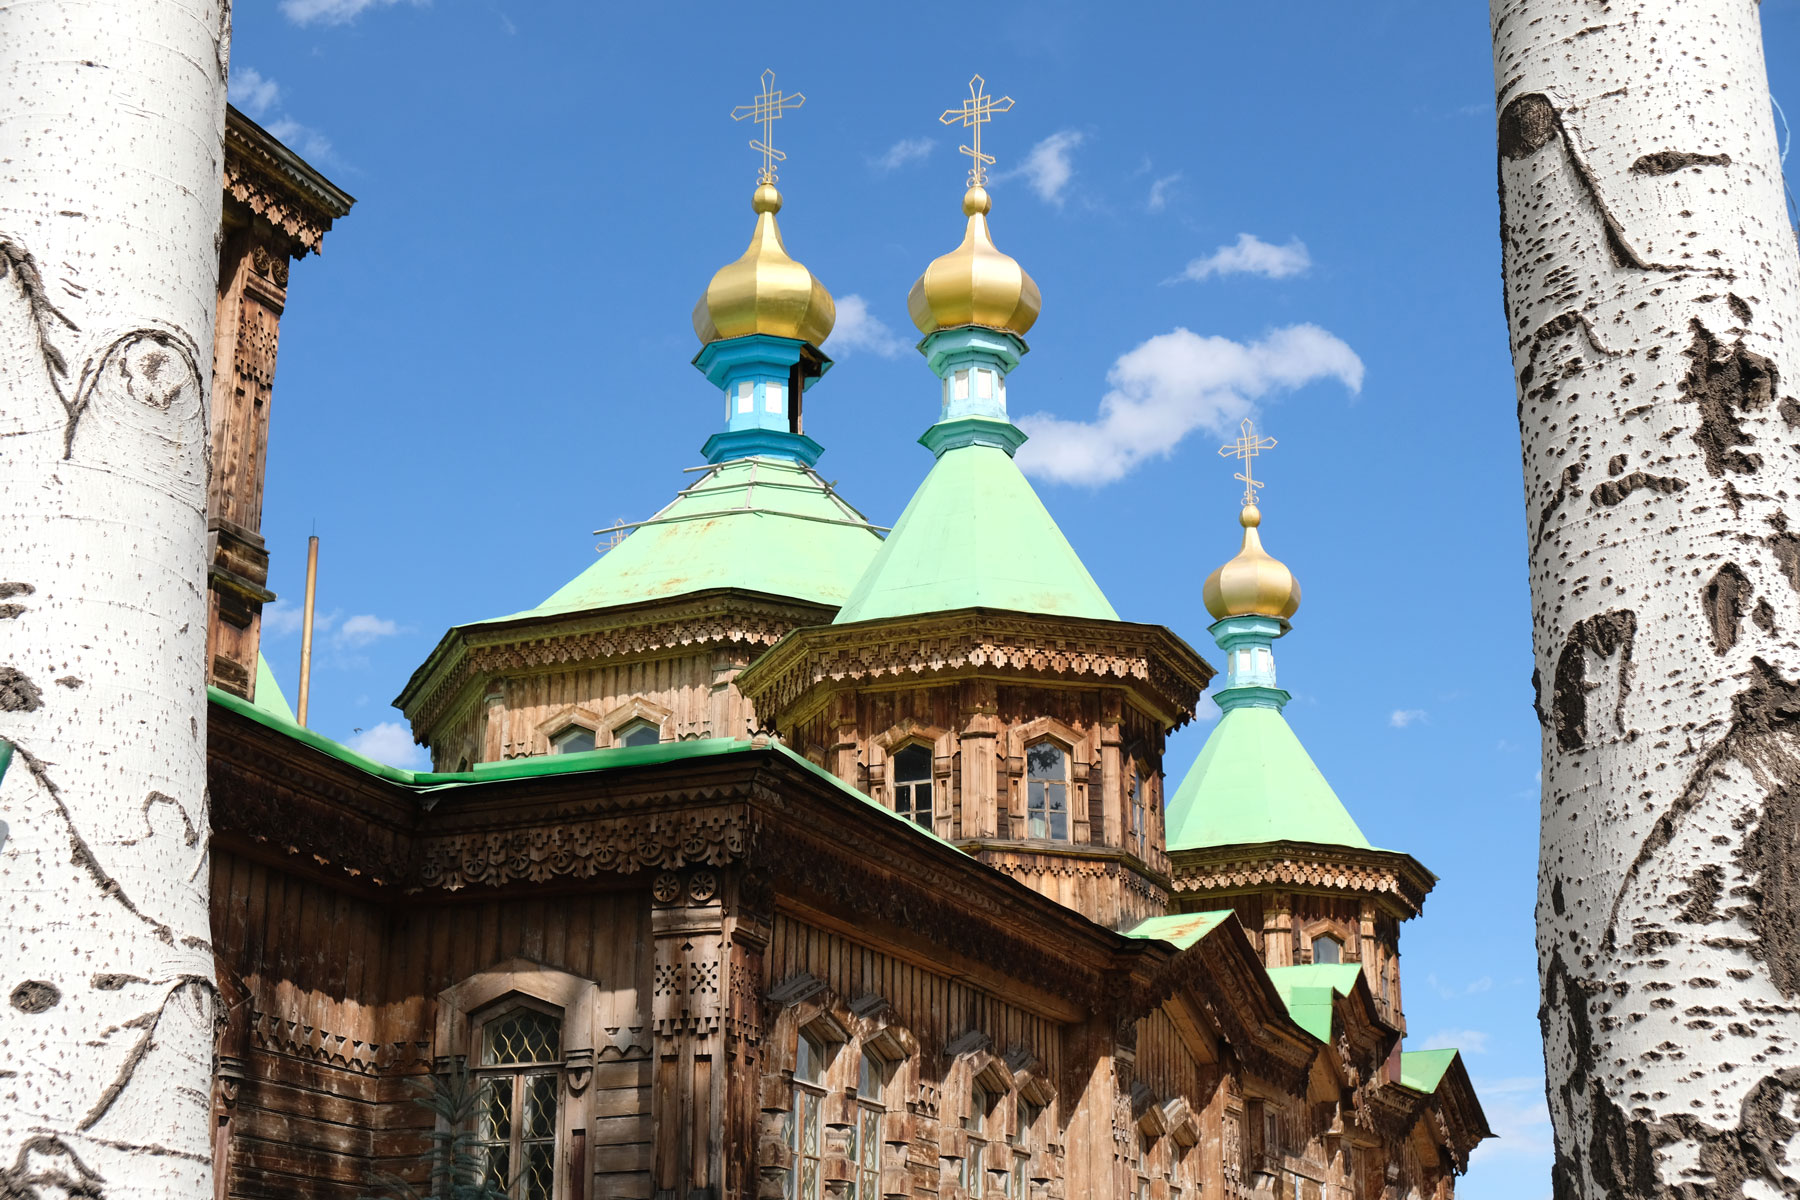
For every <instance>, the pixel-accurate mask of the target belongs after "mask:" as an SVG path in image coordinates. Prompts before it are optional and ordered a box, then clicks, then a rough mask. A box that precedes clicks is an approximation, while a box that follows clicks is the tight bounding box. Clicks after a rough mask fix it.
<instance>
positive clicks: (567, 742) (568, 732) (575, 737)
mask: <svg viewBox="0 0 1800 1200" xmlns="http://www.w3.org/2000/svg"><path fill="white" fill-rule="evenodd" d="M593 748H594V731H593V730H591V729H589V728H587V727H586V726H583V725H569V726H567V727H565V728H563V729H560V730H558V731H557V732H555V733H553V734H551V735H550V753H552V754H580V753H581V752H582V751H584V750H592V749H593Z"/></svg>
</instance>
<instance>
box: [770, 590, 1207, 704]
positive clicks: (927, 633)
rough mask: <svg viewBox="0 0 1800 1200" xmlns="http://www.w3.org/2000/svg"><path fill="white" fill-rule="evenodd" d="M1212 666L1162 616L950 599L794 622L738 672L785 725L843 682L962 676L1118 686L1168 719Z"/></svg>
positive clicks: (898, 683) (882, 683)
mask: <svg viewBox="0 0 1800 1200" xmlns="http://www.w3.org/2000/svg"><path fill="white" fill-rule="evenodd" d="M1214 674H1215V672H1214V670H1213V668H1212V667H1211V666H1210V665H1209V664H1208V663H1207V662H1206V660H1205V659H1203V658H1201V657H1200V656H1199V654H1197V653H1196V652H1195V651H1194V649H1193V647H1191V646H1189V645H1188V644H1187V643H1186V642H1184V641H1182V640H1181V638H1179V637H1177V636H1176V635H1175V634H1173V633H1171V632H1170V631H1169V630H1167V629H1165V628H1163V627H1162V626H1160V625H1137V624H1133V623H1130V622H1125V621H1096V620H1088V619H1084V618H1075V617H1053V616H1042V615H1036V614H1030V613H1016V612H1003V611H999V610H996V609H987V608H965V609H956V610H954V611H951V612H942V613H928V614H925V615H922V616H913V617H892V618H887V619H884V620H879V621H858V622H855V623H853V624H849V625H823V626H816V627H813V628H809V629H797V630H795V631H794V632H793V634H791V635H790V636H789V637H787V638H786V639H784V640H783V641H782V642H781V644H780V645H778V646H776V647H775V648H774V649H773V650H771V651H769V653H767V654H765V655H764V656H763V657H762V658H760V659H758V660H757V661H756V662H755V663H753V664H752V665H751V666H750V668H749V669H748V670H746V671H745V672H744V673H743V674H742V675H740V676H739V677H738V687H739V689H740V690H741V691H742V692H743V693H744V695H745V696H746V697H747V698H748V699H749V700H750V701H751V703H752V704H754V705H755V706H756V711H757V713H758V714H760V715H761V718H762V720H763V721H764V723H765V724H768V725H773V726H775V727H777V728H781V727H788V726H792V725H794V724H797V723H799V722H801V721H804V720H806V719H807V718H809V717H810V716H812V715H813V714H815V713H817V712H818V711H820V710H821V709H822V708H823V707H824V706H825V704H826V702H827V700H828V699H829V697H830V696H831V694H832V693H834V692H837V691H842V690H844V689H847V688H848V689H853V690H870V689H879V688H883V687H916V686H918V685H919V684H921V683H924V682H932V683H937V682H947V681H951V680H957V679H968V678H977V677H980V678H994V679H1005V680H1019V681H1022V682H1031V683H1038V684H1050V685H1055V684H1064V685H1068V686H1078V687H1085V688H1092V687H1104V686H1114V687H1121V688H1125V689H1127V690H1128V691H1130V692H1131V693H1132V694H1133V695H1134V696H1135V697H1136V698H1137V700H1138V703H1139V704H1140V705H1141V706H1142V707H1143V708H1144V709H1145V710H1146V711H1148V712H1149V713H1151V714H1153V715H1154V716H1156V717H1157V718H1158V719H1159V720H1160V721H1161V722H1162V723H1163V727H1164V728H1165V729H1176V728H1179V727H1180V726H1182V725H1184V724H1186V723H1187V722H1188V721H1190V720H1192V719H1193V717H1194V708H1195V706H1196V705H1197V704H1198V703H1199V700H1200V696H1201V694H1202V693H1203V692H1204V691H1205V690H1206V685H1207V682H1208V681H1209V680H1211V679H1212V677H1213V675H1214Z"/></svg>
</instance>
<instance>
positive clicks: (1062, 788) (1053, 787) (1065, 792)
mask: <svg viewBox="0 0 1800 1200" xmlns="http://www.w3.org/2000/svg"><path fill="white" fill-rule="evenodd" d="M1044 786H1045V788H1046V789H1047V790H1048V791H1049V793H1050V795H1049V803H1048V809H1049V817H1050V834H1049V836H1050V837H1052V838H1054V839H1056V840H1058V841H1066V840H1067V839H1068V836H1069V803H1068V796H1069V788H1068V785H1067V784H1062V783H1051V784H1045V785H1044Z"/></svg>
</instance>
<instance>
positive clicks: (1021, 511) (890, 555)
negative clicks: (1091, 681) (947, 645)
mask: <svg viewBox="0 0 1800 1200" xmlns="http://www.w3.org/2000/svg"><path fill="white" fill-rule="evenodd" d="M959 608H994V609H1003V610H1006V611H1011V612H1027V613H1047V614H1050V615H1052V616H1064V617H1086V618H1091V619H1094V620H1102V621H1116V620H1118V619H1119V614H1118V613H1116V612H1115V611H1113V606H1112V605H1111V604H1110V603H1109V602H1108V601H1107V599H1106V596H1105V595H1104V594H1103V593H1102V592H1101V591H1100V587H1099V585H1098V584H1096V583H1095V582H1094V577H1093V576H1092V575H1090V574H1088V569H1087V567H1085V566H1083V565H1082V562H1081V559H1080V557H1079V556H1077V555H1076V553H1075V550H1074V548H1073V547H1072V546H1070V545H1069V540H1068V539H1067V538H1066V537H1064V536H1063V532H1062V530H1061V529H1059V528H1057V525H1056V521H1055V520H1054V519H1053V518H1052V517H1051V516H1050V513H1049V510H1048V509H1046V508H1045V507H1044V502H1043V501H1042V500H1040V499H1038V495H1037V493H1036V492H1035V491H1033V490H1032V487H1031V484H1030V483H1028V482H1027V481H1026V479H1025V476H1024V475H1023V474H1021V473H1020V471H1019V468H1018V466H1017V465H1016V464H1015V463H1014V462H1013V460H1012V456H1011V455H1010V454H1008V453H1007V452H1006V451H1005V450H1003V449H1001V448H999V447H997V446H987V445H969V446H961V447H958V448H956V449H953V450H946V451H945V452H944V453H943V455H942V456H940V457H939V458H938V460H937V462H936V463H935V464H934V465H933V466H932V468H931V472H930V473H929V474H928V475H926V476H925V481H924V482H923V483H921V484H920V485H919V489H918V491H916V492H914V493H913V497H912V500H911V501H910V502H909V503H908V504H907V506H906V511H905V512H903V513H901V514H900V519H899V520H898V521H896V522H895V523H894V529H893V532H892V533H890V534H889V535H888V538H887V540H886V541H885V542H883V543H882V545H881V549H880V550H879V551H877V552H876V554H875V557H874V561H873V562H871V563H870V564H869V567H868V570H867V571H865V572H864V573H863V575H862V578H861V579H860V580H858V581H857V584H856V587H855V589H854V590H853V591H852V592H851V593H850V597H849V599H847V600H846V601H844V604H843V607H842V609H840V611H839V612H838V615H837V619H836V621H835V622H834V624H839V625H843V624H848V623H850V622H852V621H871V620H877V619H879V618H882V617H904V616H916V615H918V614H920V613H931V612H947V611H950V610H952V609H959Z"/></svg>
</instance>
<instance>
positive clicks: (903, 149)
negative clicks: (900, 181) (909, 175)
mask: <svg viewBox="0 0 1800 1200" xmlns="http://www.w3.org/2000/svg"><path fill="white" fill-rule="evenodd" d="M936 145H937V143H936V142H933V141H932V140H931V139H930V138H922V137H921V138H901V139H900V140H899V141H897V142H895V143H894V144H893V145H891V146H889V147H888V148H887V150H886V151H885V152H884V153H882V154H881V155H879V156H877V157H875V158H871V159H870V160H869V165H870V166H874V167H879V168H880V169H881V170H883V171H892V170H894V169H895V168H897V167H904V166H905V165H906V164H907V163H909V162H917V161H918V160H919V159H921V158H924V157H925V156H927V155H928V154H930V153H931V151H932V148H933V147H935V146H936Z"/></svg>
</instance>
